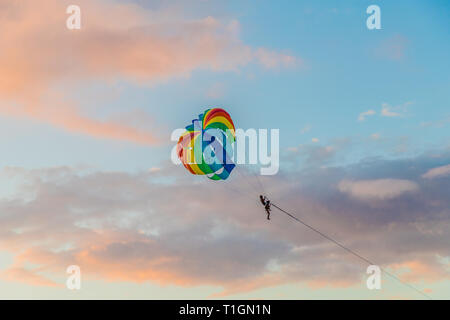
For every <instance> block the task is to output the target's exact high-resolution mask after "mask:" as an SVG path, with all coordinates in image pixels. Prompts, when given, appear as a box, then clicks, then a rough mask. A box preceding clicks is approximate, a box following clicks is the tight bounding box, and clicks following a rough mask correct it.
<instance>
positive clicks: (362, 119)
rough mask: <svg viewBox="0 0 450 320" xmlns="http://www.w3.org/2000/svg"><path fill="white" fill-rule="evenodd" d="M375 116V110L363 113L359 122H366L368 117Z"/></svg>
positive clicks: (359, 117)
mask: <svg viewBox="0 0 450 320" xmlns="http://www.w3.org/2000/svg"><path fill="white" fill-rule="evenodd" d="M374 114H376V112H375V111H374V110H367V111H365V112H362V113H360V114H359V116H358V121H364V120H366V117H367V116H373V115H374Z"/></svg>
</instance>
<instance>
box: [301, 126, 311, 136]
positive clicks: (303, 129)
mask: <svg viewBox="0 0 450 320" xmlns="http://www.w3.org/2000/svg"><path fill="white" fill-rule="evenodd" d="M311 128H312V127H311V126H310V125H309V124H307V125H306V126H304V127H303V128H302V130H300V133H301V134H304V133H306V132H308V131H310V130H311Z"/></svg>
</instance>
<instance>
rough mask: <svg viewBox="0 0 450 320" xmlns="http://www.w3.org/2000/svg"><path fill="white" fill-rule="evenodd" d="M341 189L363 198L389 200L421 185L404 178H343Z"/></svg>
mask: <svg viewBox="0 0 450 320" xmlns="http://www.w3.org/2000/svg"><path fill="white" fill-rule="evenodd" d="M338 189H339V191H341V192H343V193H346V194H348V195H350V196H351V197H353V198H357V199H361V200H371V199H377V200H388V199H393V198H396V197H398V196H400V195H402V194H404V193H411V192H416V191H418V190H419V185H418V184H417V183H415V182H413V181H410V180H403V179H377V180H358V181H351V180H342V181H341V182H340V183H339V185H338Z"/></svg>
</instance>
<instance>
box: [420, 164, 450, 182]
mask: <svg viewBox="0 0 450 320" xmlns="http://www.w3.org/2000/svg"><path fill="white" fill-rule="evenodd" d="M448 175H450V164H448V165H445V166H440V167H436V168H433V169H430V170H428V171H427V172H426V173H424V174H423V175H422V178H425V179H435V178H440V177H445V176H448Z"/></svg>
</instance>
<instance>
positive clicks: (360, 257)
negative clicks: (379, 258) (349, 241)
mask: <svg viewBox="0 0 450 320" xmlns="http://www.w3.org/2000/svg"><path fill="white" fill-rule="evenodd" d="M272 206H273V207H275V208H277V209H278V210H280V211H281V212H283V213H285V214H286V215H288V216H289V217H291V218H292V219H294V220H295V221H297V222H300V223H301V224H302V225H304V226H305V227H307V228H309V229H311V230H312V231H314V232H316V233H318V234H319V235H321V236H322V237H323V238H325V239H327V240H329V241H331V242H333V243H334V244H336V245H337V246H339V247H341V248H342V249H344V250H345V251H347V252H349V253H351V254H352V255H354V256H355V257H357V258H359V259H361V260H362V261H364V262H366V263H368V264H369V265H375V263H373V262H371V261H370V260H369V259H367V258H364V257H363V256H361V255H360V254H358V253H356V252H355V251H353V250H352V249H350V248H347V247H346V246H344V245H343V244H341V243H339V242H338V241H336V240H334V239H333V238H331V237H329V236H327V235H326V234H324V233H323V232H321V231H319V230H317V229H316V228H314V227H313V226H310V225H309V224H307V223H306V222H304V221H302V220H300V219H299V218H297V217H296V216H294V215H293V214H291V213H289V212H287V211H285V210H283V209H282V208H280V207H279V206H277V205H276V204H274V203H272ZM380 269H381V271H383V272H384V273H385V274H387V275H388V276H390V277H391V278H392V279H394V280H397V281H398V282H400V283H401V284H403V285H405V286H407V287H409V288H410V289H412V290H414V291H416V292H418V293H420V294H421V295H422V296H424V297H425V298H427V299H429V300H433V299H432V298H431V297H430V296H429V295H427V294H426V293H424V292H422V291H420V290H419V289H417V288H416V287H414V286H413V285H411V284H409V283H407V282H405V281H403V280H401V279H399V278H398V277H397V276H395V275H394V274H392V273H390V272H388V271H386V270H385V269H384V268H381V267H380Z"/></svg>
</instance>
